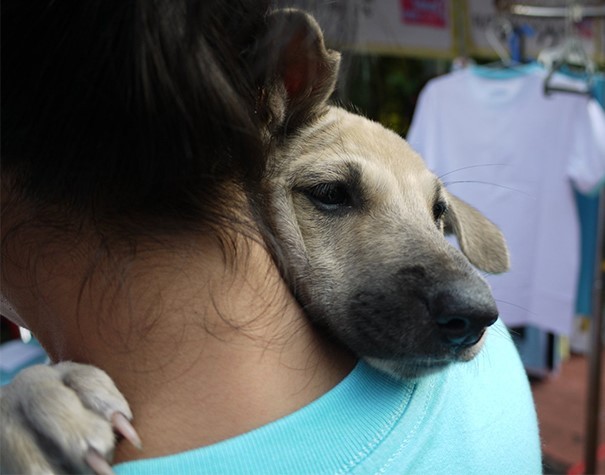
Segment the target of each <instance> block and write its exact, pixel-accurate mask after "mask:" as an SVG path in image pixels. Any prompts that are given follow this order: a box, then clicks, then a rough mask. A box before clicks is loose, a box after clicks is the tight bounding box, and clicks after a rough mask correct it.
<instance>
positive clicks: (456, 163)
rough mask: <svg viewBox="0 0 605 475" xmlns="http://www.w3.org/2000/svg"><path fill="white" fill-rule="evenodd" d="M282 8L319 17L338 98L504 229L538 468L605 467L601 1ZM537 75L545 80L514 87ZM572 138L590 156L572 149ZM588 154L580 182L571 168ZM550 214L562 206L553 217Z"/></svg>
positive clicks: (506, 310) (505, 304)
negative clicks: (537, 438) (335, 60)
mask: <svg viewBox="0 0 605 475" xmlns="http://www.w3.org/2000/svg"><path fill="white" fill-rule="evenodd" d="M277 3H278V4H279V5H293V6H299V7H302V8H305V9H307V10H309V11H311V12H313V13H314V14H315V15H316V17H317V18H318V20H319V22H320V24H321V26H322V28H323V29H324V31H325V32H326V40H327V43H328V45H329V46H332V47H334V48H335V49H338V50H340V51H342V52H343V53H344V54H343V64H342V74H341V78H340V83H339V87H338V91H337V93H336V97H335V99H336V101H337V102H339V103H341V104H342V105H343V106H344V107H347V108H352V109H354V110H356V111H358V112H361V113H362V114H364V115H365V116H367V117H369V118H371V119H373V120H376V121H378V122H381V123H382V124H384V125H385V126H387V127H389V128H391V129H392V130H394V131H396V132H397V133H399V134H400V135H401V136H403V137H405V138H407V139H408V141H409V142H410V143H411V145H412V146H413V147H414V148H416V149H417V150H418V151H419V152H421V154H422V155H423V156H424V158H425V160H426V161H427V163H428V165H429V167H430V168H432V169H433V171H435V172H436V173H437V174H438V175H440V176H442V177H443V180H444V181H445V183H446V185H448V187H449V188H450V189H451V190H453V191H454V192H455V193H456V194H458V196H461V197H463V198H464V199H466V200H467V201H469V202H470V203H471V204H473V205H474V206H476V207H477V208H479V209H480V210H481V211H482V212H483V213H484V214H486V215H487V216H488V217H489V218H490V219H492V220H493V221H495V222H496V224H498V225H499V226H500V227H501V229H503V230H504V233H505V235H506V237H507V239H508V241H509V245H510V246H511V253H512V263H513V269H512V271H511V279H509V280H508V281H506V282H503V281H501V280H498V279H499V278H498V277H495V278H491V277H488V279H489V280H490V283H491V284H492V287H493V288H494V292H495V296H496V299H497V300H498V301H499V303H500V312H501V317H502V318H503V320H504V322H505V323H507V325H508V326H509V328H510V329H511V331H512V333H513V335H514V338H515V340H516V342H517V345H518V348H519V351H520V354H521V357H522V359H523V362H524V364H525V367H526V370H527V372H528V374H529V376H530V379H531V381H532V389H533V392H534V397H535V400H536V405H537V411H538V416H539V419H540V426H541V434H542V440H543V450H544V459H545V461H544V471H545V473H601V474H605V396H604V393H605V390H603V389H602V387H603V384H604V383H603V378H602V377H601V373H602V368H603V364H602V361H603V351H602V349H601V347H602V339H603V335H605V332H604V331H603V325H602V323H601V322H602V320H603V318H604V311H603V304H602V302H603V295H602V292H603V291H602V288H603V286H602V276H603V271H604V270H605V264H604V263H603V247H604V245H603V238H602V221H603V219H604V217H605V206H603V204H601V205H599V201H600V195H602V193H601V190H602V188H603V182H604V178H605V129H602V118H601V119H599V120H600V122H599V124H601V125H599V124H596V125H595V124H594V123H593V122H591V119H587V120H585V117H584V115H586V114H587V112H586V110H585V109H586V107H587V106H586V104H587V103H588V102H590V101H592V102H593V103H599V104H600V107H603V106H604V105H605V80H604V75H603V72H604V71H605V1H590V0H586V1H565V0H558V1H557V0H550V1H548V0H542V1H535V0H533V1H532V0H528V1H520V2H513V1H493V0H419V1H414V0H334V1H329V2H326V1H319V0H306V1H305V0H295V1H278V2H277ZM533 74H536V75H538V77H540V78H541V79H540V81H541V84H542V85H543V87H540V88H539V89H536V90H535V91H532V92H531V93H529V92H528V93H527V94H525V95H523V94H516V95H515V93H514V91H513V90H514V87H515V86H514V84H515V83H519V84H521V85H523V84H526V83H527V84H529V82H527V81H529V80H528V79H523V78H526V77H527V76H531V75H533ZM473 76H476V77H478V78H482V79H483V81H474V80H473ZM568 79H569V81H568ZM490 80H491V81H490ZM524 81H525V83H524ZM557 81H559V82H557ZM463 82H466V83H468V84H467V86H468V88H467V90H465V89H464V88H463V86H462V85H461V83H463ZM498 87H502V88H503V91H504V92H503V94H508V92H506V89H507V88H508V89H510V91H509V92H510V94H511V98H510V101H509V103H508V104H500V103H498V101H497V100H494V101H491V102H490V100H486V101H485V102H484V103H482V105H481V106H480V107H478V106H477V102H476V101H474V100H475V99H477V95H482V94H486V95H489V94H492V93H493V94H496V93H498V92H499V91H498V90H497V88H498ZM528 87H529V86H528ZM482 88H483V91H482ZM471 89H473V90H474V92H469V91H470V90H471ZM465 95H468V97H466V96H465ZM484 99H485V97H484ZM454 107H455V108H457V111H458V115H453V114H452V108H454ZM494 107H495V108H496V109H497V110H491V109H490V108H494ZM488 109H490V110H488ZM553 114H555V115H559V116H560V117H559V119H557V120H551V119H552V117H551V116H552V115H553ZM588 115H590V114H589V113H588ZM597 122H598V121H597ZM511 123H514V125H511ZM461 124H462V125H461ZM507 124H508V125H507ZM591 124H592V125H591ZM591 127H592V128H593V130H592V132H590V133H588V132H587V131H588V129H590V128H591ZM486 141H487V142H489V143H486ZM545 142H552V143H553V144H554V143H555V142H556V143H557V144H558V145H556V146H555V145H553V146H554V147H557V148H559V149H560V150H559V151H560V152H561V153H559V151H550V150H549V149H548V148H547V147H544V146H543V145H544V143H545ZM441 143H443V144H444V145H437V144H441ZM461 143H464V144H465V146H462V145H461ZM574 143H575V144H577V146H576V145H569V144H574ZM578 147H579V148H580V149H582V150H583V151H582V152H578V154H577V155H583V154H584V155H585V156H584V157H581V156H580V157H578V158H571V155H573V154H575V153H576V152H574V150H575V149H576V148H578ZM563 149H565V150H563ZM462 153H464V154H465V155H466V156H465V157H461V156H459V155H460V154H462ZM476 155H482V156H489V158H485V159H484V160H483V161H482V160H481V159H480V158H478V157H477V156H476ZM591 156H592V157H593V158H589V157H591ZM595 157H596V160H598V161H600V163H601V165H600V166H597V167H595V168H592V169H591V172H589V173H588V174H589V175H592V178H591V179H590V180H589V183H588V182H583V181H582V180H581V179H579V176H578V175H577V174H576V173H575V172H574V171H573V170H572V168H574V165H573V164H571V162H572V161H574V160H578V163H581V162H583V161H584V162H588V161H591V160H594V159H595ZM496 165H497V166H496ZM500 165H506V169H505V167H501V166H500ZM509 166H510V169H509V168H508V167H509ZM479 167H483V168H479ZM513 168H514V169H515V170H514V171H513ZM464 169H465V170H464ZM555 169H556V170H558V171H555ZM532 170H533V173H539V174H540V175H542V177H541V179H535V180H534V179H533V178H532V177H531V173H532ZM479 172H480V173H479ZM515 173H517V174H519V175H520V176H517V177H515V176H514V175H515ZM547 175H548V176H547ZM532 180H533V181H532ZM490 185H491V186H490ZM523 194H525V196H524V197H521V196H523ZM601 201H602V200H601ZM502 203H505V204H502ZM548 207H550V208H555V209H557V210H562V209H567V210H568V212H567V213H565V212H563V211H557V212H555V213H554V214H553V216H552V217H549V216H548V213H549V212H548V210H547V209H546V208H548ZM532 210H533V211H535V213H534V214H532ZM507 213H508V214H509V215H512V217H511V216H506V214H507ZM600 229H601V230H600ZM566 235H568V236H567V237H566ZM553 243H554V244H553ZM551 246H552V247H551ZM515 259H516V260H517V262H515ZM520 261H529V262H520ZM525 294H528V295H525ZM595 322H597V323H598V324H595ZM596 332H598V333H600V334H601V339H599V338H597V337H595V334H596ZM511 456H514V454H511ZM586 463H588V466H587V465H586Z"/></svg>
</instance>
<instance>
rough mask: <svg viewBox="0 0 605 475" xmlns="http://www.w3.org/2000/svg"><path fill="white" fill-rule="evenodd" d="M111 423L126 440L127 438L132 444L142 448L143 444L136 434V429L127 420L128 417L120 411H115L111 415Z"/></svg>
mask: <svg viewBox="0 0 605 475" xmlns="http://www.w3.org/2000/svg"><path fill="white" fill-rule="evenodd" d="M111 423H112V425H113V428H114V429H115V431H116V432H118V433H119V434H122V435H123V436H124V438H125V439H126V440H128V441H129V442H130V443H131V444H132V445H134V446H135V447H136V448H137V449H139V450H142V449H143V444H142V442H141V439H140V437H139V434H137V431H136V430H135V429H134V427H132V424H131V423H130V421H129V420H128V418H127V417H126V416H125V415H124V414H122V413H121V412H115V413H114V414H113V415H112V416H111Z"/></svg>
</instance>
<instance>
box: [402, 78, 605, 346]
mask: <svg viewBox="0 0 605 475" xmlns="http://www.w3.org/2000/svg"><path fill="white" fill-rule="evenodd" d="M477 71H478V70H472V69H465V70H461V71H456V72H454V73H450V74H448V75H445V76H441V77H439V78H436V79H433V80H432V81H430V82H429V83H428V84H427V86H426V87H425V89H424V90H423V91H422V94H421V96H420V98H419V101H418V105H417V109H416V112H415V116H414V119H413V122H412V126H411V129H410V132H409V135H408V141H409V142H410V144H411V145H412V147H414V148H415V149H416V150H417V151H418V152H419V153H420V154H421V155H422V156H423V157H424V159H425V160H426V162H427V164H428V166H429V168H430V169H432V170H433V171H434V172H435V173H436V174H437V175H438V176H440V177H441V179H442V181H443V182H444V183H445V184H446V186H447V187H448V188H449V189H450V191H452V192H453V193H454V194H456V195H457V196H458V197H460V198H462V199H463V200H465V201H467V202H468V203H470V204H472V205H473V206H475V207H476V208H477V209H479V210H480V211H481V212H482V213H484V214H485V215H486V216H488V217H489V218H490V219H491V220H492V221H494V222H495V223H496V224H497V225H498V226H499V227H500V229H502V231H503V233H504V235H505V237H506V239H507V242H508V245H509V248H510V253H511V270H510V271H509V272H508V273H505V274H502V275H496V276H488V280H489V282H490V284H491V285H492V288H493V292H494V297H495V298H496V301H497V302H498V306H499V308H500V314H501V316H502V318H503V320H504V322H505V323H506V324H507V325H509V326H522V325H528V324H529V325H535V326H536V327H538V328H540V329H543V330H546V331H550V332H554V333H556V334H562V335H567V334H569V332H570V330H571V327H572V318H573V315H574V306H575V293H576V283H577V274H578V266H579V229H578V217H577V212H576V207H575V201H574V186H575V187H576V188H577V189H578V190H579V191H580V192H583V193H590V192H592V191H593V190H594V189H595V188H596V187H598V185H599V183H600V181H601V180H602V179H603V177H604V176H605V115H604V113H603V110H602V109H601V107H600V106H599V104H598V103H596V101H594V100H593V99H589V98H587V97H583V96H578V95H571V94H553V95H549V96H545V95H544V93H543V83H544V79H545V76H546V73H545V72H544V71H543V70H541V69H539V68H537V67H531V68H526V69H522V70H520V69H517V70H499V71H490V70H484V71H487V73H484V74H479V73H478V72H477ZM561 81H571V80H570V79H566V78H561Z"/></svg>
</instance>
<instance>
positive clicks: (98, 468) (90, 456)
mask: <svg viewBox="0 0 605 475" xmlns="http://www.w3.org/2000/svg"><path fill="white" fill-rule="evenodd" d="M84 459H85V460H86V463H87V464H88V466H89V467H90V468H92V469H93V471H94V472H95V473H96V474H97V475H115V473H114V471H113V470H112V469H111V466H110V465H109V464H108V463H107V460H105V459H104V458H103V456H102V455H101V454H99V452H97V451H96V450H95V449H93V448H89V449H88V452H86V456H85V457H84Z"/></svg>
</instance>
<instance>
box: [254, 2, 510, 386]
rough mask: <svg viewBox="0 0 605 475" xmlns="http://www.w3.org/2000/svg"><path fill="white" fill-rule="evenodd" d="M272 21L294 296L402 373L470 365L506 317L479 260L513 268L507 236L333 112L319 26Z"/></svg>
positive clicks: (274, 105) (275, 151) (343, 337)
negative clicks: (277, 41) (278, 43)
mask: <svg viewBox="0 0 605 475" xmlns="http://www.w3.org/2000/svg"><path fill="white" fill-rule="evenodd" d="M275 16H276V23H277V25H278V26H277V30H278V31H279V37H280V38H283V39H286V40H287V41H285V42H284V44H285V47H284V50H283V55H282V57H280V58H278V59H277V61H276V63H275V65H274V69H273V71H274V74H272V75H269V78H270V80H271V81H272V82H270V83H269V84H268V85H267V86H266V91H267V92H266V94H267V96H268V100H267V102H268V104H269V110H272V111H273V118H272V120H270V121H269V131H270V143H271V146H272V157H273V160H272V168H271V169H270V170H269V172H268V174H267V184H266V197H267V198H266V200H265V203H264V209H265V213H264V216H265V217H266V218H267V220H268V223H269V226H270V228H271V229H272V231H273V234H274V235H275V236H276V237H277V241H276V244H275V246H276V248H277V255H278V256H282V264H283V268H284V273H285V276H286V279H287V280H288V282H289V283H290V287H291V289H292V291H293V292H294V294H295V295H296V296H297V298H298V300H299V301H300V303H301V304H302V305H303V307H304V308H305V310H306V312H307V314H308V316H309V317H310V318H311V319H312V320H313V321H314V322H315V323H316V324H318V325H320V326H322V327H324V328H325V329H327V331H329V332H330V333H331V334H332V335H333V336H334V337H335V338H337V339H338V340H340V341H341V342H343V343H344V344H345V345H347V346H348V347H349V348H351V349H352V350H353V351H354V352H356V353H357V354H358V355H359V356H361V357H363V358H366V359H367V360H368V361H369V362H370V363H371V364H373V365H374V366H376V367H378V368H380V369H383V370H386V371H388V372H390V373H392V374H394V375H396V376H405V377H414V376H419V375H422V374H424V373H426V372H430V371H434V370H437V369H439V368H441V367H443V366H445V365H446V364H448V363H450V362H453V361H466V360H469V359H471V358H473V356H475V355H476V354H477V352H478V351H479V349H480V347H481V344H482V336H483V334H484V330H485V328H486V327H487V326H489V325H491V324H492V323H494V321H495V320H496V317H497V315H498V313H497V309H496V305H495V303H494V301H493V298H492V296H491V292H490V290H489V288H488V286H487V284H486V283H485V281H484V280H483V279H482V278H481V276H480V275H479V274H478V273H477V272H476V271H475V270H474V269H473V268H472V266H471V265H470V263H472V264H474V265H475V266H476V267H478V268H479V269H481V270H484V271H487V272H503V271H505V270H507V268H508V252H507V249H506V244H505V242H504V238H503V237H502V235H501V233H500V231H499V230H498V229H497V228H496V226H495V225H494V224H493V223H491V222H490V221H489V220H487V219H486V218H485V217H483V216H482V215H481V214H480V213H479V212H478V211H476V210H475V209H474V208H472V207H470V206H469V205H467V204H466V203H464V202H462V201H461V200H459V199H457V198H455V197H454V196H452V195H451V194H449V193H448V192H447V191H446V190H445V189H444V187H443V186H442V184H441V183H440V181H439V180H438V179H437V178H436V177H435V176H434V175H433V174H432V173H431V172H430V171H429V170H427V168H426V166H425V165H424V163H423V161H422V160H421V158H420V157H419V156H418V154H416V153H415V152H414V151H413V150H412V149H411V148H410V147H409V146H408V144H407V143H406V142H405V141H404V140H403V139H402V138H401V137H399V136H398V135H396V134H395V133H393V132H391V131H388V130H386V129H385V128H384V127H382V126H381V125H379V124H377V123H375V122H371V121H369V120H367V119H365V118H363V117H360V116H358V115H355V114H351V113H349V112H346V111H345V110H342V109H339V108H335V107H330V106H328V105H327V99H328V97H329V96H330V95H331V93H332V92H333V90H334V84H335V82H336V78H337V71H338V63H339V59H340V57H339V55H338V53H336V52H334V51H329V50H326V48H325V47H324V44H323V38H322V35H321V31H320V30H319V27H318V25H317V24H316V23H315V21H314V20H313V19H312V18H310V17H309V16H307V15H305V14H303V13H301V12H296V11H290V12H286V13H284V12H279V13H277V14H275ZM284 18H285V20H284ZM280 29H281V30H280ZM291 58H295V59H294V60H293V59H291ZM275 78H277V79H275ZM301 78H302V79H301ZM448 233H450V234H455V235H456V237H457V239H458V242H459V243H460V246H461V249H462V251H463V252H464V255H463V254H462V253H461V252H460V251H458V250H457V249H455V248H454V247H453V246H451V245H450V244H449V243H448V242H447V241H446V240H445V238H444V234H448ZM465 256H466V257H465ZM469 261H470V263H469Z"/></svg>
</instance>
